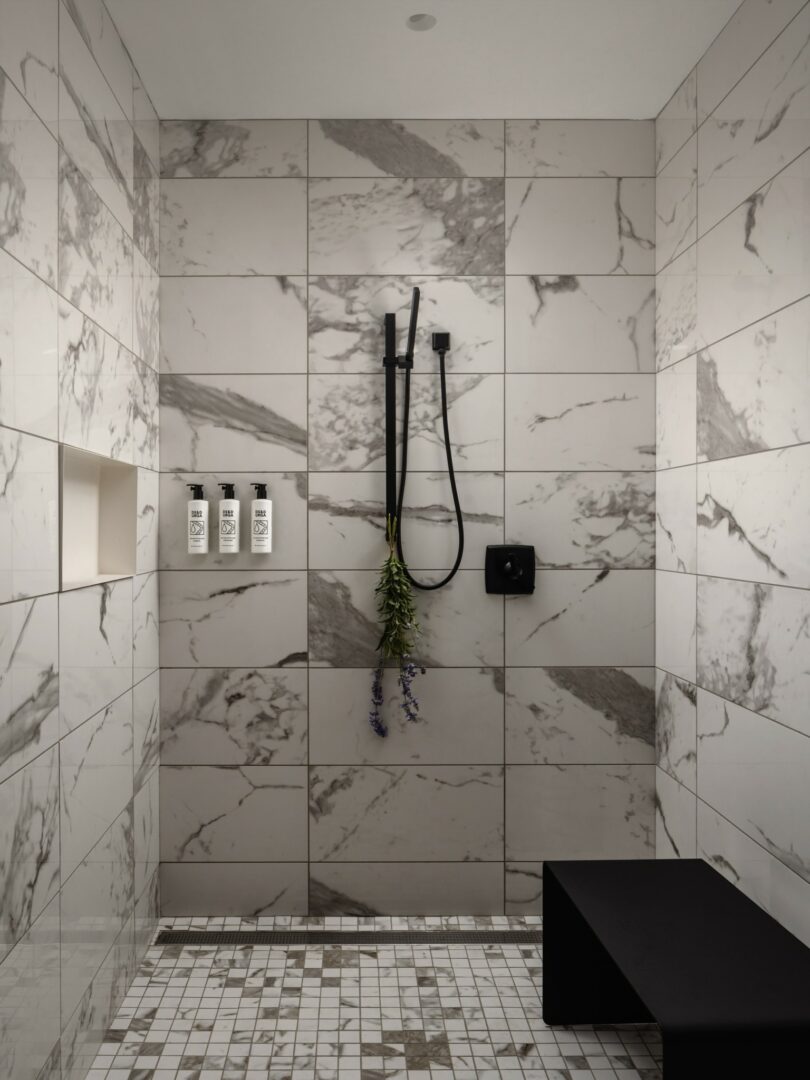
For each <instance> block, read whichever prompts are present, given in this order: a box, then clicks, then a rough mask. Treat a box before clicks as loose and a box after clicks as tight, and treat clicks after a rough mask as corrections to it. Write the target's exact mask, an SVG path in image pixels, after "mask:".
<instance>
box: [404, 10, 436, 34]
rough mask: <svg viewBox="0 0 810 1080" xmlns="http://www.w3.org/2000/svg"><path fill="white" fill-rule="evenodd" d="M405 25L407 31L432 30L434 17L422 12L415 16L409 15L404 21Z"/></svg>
mask: <svg viewBox="0 0 810 1080" xmlns="http://www.w3.org/2000/svg"><path fill="white" fill-rule="evenodd" d="M405 25H406V26H407V27H408V29H409V30H432V29H433V27H434V26H435V25H436V16H435V15H428V14H427V13H426V12H424V11H422V12H419V13H417V14H416V15H409V16H408V18H407V19H406V20H405Z"/></svg>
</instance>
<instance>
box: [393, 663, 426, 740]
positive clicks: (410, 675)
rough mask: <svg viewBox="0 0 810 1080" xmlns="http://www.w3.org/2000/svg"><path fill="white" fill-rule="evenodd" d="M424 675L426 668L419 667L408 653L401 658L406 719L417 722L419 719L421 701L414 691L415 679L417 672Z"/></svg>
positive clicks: (400, 670)
mask: <svg viewBox="0 0 810 1080" xmlns="http://www.w3.org/2000/svg"><path fill="white" fill-rule="evenodd" d="M418 671H421V672H422V674H423V675H424V673H425V669H424V668H417V666H416V664H415V663H414V662H413V660H412V659H411V658H410V656H408V655H407V654H406V655H405V656H401V657H400V659H399V685H400V688H401V690H402V701H401V702H400V708H401V709H402V711H403V712H404V713H405V718H406V720H410V721H411V722H412V723H415V722H416V721H417V720H418V719H419V702H418V701H417V700H416V697H415V696H414V692H413V680H414V677H415V676H416V674H417V672H418Z"/></svg>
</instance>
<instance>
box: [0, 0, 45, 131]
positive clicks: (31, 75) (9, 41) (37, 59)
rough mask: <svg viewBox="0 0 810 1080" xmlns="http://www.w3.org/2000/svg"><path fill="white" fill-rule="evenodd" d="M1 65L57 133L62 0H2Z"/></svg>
mask: <svg viewBox="0 0 810 1080" xmlns="http://www.w3.org/2000/svg"><path fill="white" fill-rule="evenodd" d="M0 22H2V24H3V38H2V41H0V68H2V69H3V71H5V72H6V73H7V75H8V76H9V78H10V79H11V80H12V81H13V82H14V83H15V85H16V86H17V89H18V90H19V91H20V92H21V93H22V94H24V95H25V99H26V101H27V102H28V104H29V105H30V106H31V108H32V109H33V110H34V112H35V113H36V114H37V116H39V117H40V118H41V119H42V120H44V121H45V123H46V124H47V125H48V127H49V128H50V129H51V131H52V132H53V133H54V135H56V134H57V122H58V112H59V73H58V70H57V64H58V61H57V56H58V50H59V3H58V0H26V2H25V3H19V0H1V2H0Z"/></svg>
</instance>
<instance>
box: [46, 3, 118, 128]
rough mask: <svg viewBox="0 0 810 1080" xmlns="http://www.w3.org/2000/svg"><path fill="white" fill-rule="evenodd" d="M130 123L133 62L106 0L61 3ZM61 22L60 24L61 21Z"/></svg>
mask: <svg viewBox="0 0 810 1080" xmlns="http://www.w3.org/2000/svg"><path fill="white" fill-rule="evenodd" d="M62 2H63V4H64V6H65V7H66V8H67V10H68V11H69V12H70V15H71V18H72V19H73V22H74V23H75V24H76V27H77V29H78V31H79V33H80V34H81V36H82V38H83V39H84V41H85V44H86V45H87V47H88V49H89V50H90V52H91V53H92V54H93V57H94V58H95V61H96V63H97V64H98V66H99V67H100V68H101V71H102V72H103V74H104V78H105V79H106V80H107V82H108V83H109V85H110V87H111V88H112V91H113V93H114V94H115V96H116V98H117V100H118V102H119V104H120V106H121V108H122V109H123V110H124V113H125V114H126V116H127V118H128V119H129V120H132V119H133V107H132V106H133V102H132V90H133V80H134V76H135V72H134V69H133V67H132V61H131V60H130V58H129V54H128V53H127V50H126V48H125V47H124V43H123V42H122V41H121V37H120V35H119V33H118V31H117V30H116V28H115V23H114V22H113V20H112V18H111V17H110V14H109V12H108V11H107V8H106V6H105V4H104V0H62ZM60 21H61V20H60Z"/></svg>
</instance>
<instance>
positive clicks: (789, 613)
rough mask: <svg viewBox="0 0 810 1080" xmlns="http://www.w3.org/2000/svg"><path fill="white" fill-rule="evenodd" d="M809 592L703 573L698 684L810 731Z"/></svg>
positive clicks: (700, 596) (699, 611) (771, 716)
mask: <svg viewBox="0 0 810 1080" xmlns="http://www.w3.org/2000/svg"><path fill="white" fill-rule="evenodd" d="M808 640H810V594H808V592H807V591H806V590H802V589H790V588H780V587H779V586H774V585H760V584H754V583H751V582H747V581H727V580H723V579H720V578H703V577H702V578H698V679H697V681H698V684H699V685H700V686H702V687H703V688H704V689H706V690H711V691H712V692H713V693H715V694H718V695H720V696H721V697H724V698H727V699H728V700H729V701H733V702H735V703H736V704H737V705H743V706H744V707H745V708H747V709H751V710H752V711H754V712H759V713H762V714H763V715H764V716H767V717H770V719H772V720H778V721H779V722H780V723H782V724H786V725H787V726H788V727H792V728H795V729H796V730H797V731H802V732H804V734H806V735H807V734H810V720H808V712H807V695H808V693H810V674H808V670H807V649H808Z"/></svg>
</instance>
